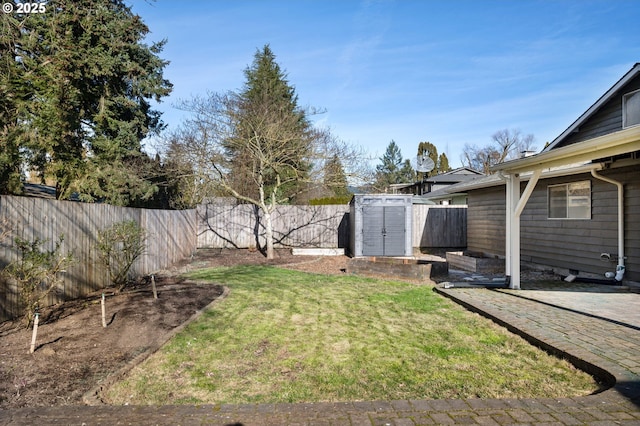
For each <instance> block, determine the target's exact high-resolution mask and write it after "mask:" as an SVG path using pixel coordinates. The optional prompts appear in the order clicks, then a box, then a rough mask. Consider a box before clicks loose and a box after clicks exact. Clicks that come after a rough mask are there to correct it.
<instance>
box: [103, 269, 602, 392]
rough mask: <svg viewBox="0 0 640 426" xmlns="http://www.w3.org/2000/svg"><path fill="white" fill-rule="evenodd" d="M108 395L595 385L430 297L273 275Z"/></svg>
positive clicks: (236, 284) (230, 276) (226, 273)
mask: <svg viewBox="0 0 640 426" xmlns="http://www.w3.org/2000/svg"><path fill="white" fill-rule="evenodd" d="M191 277H192V278H197V279H205V280H211V281H212V282H216V283H219V284H224V285H227V286H229V287H230V288H231V294H230V295H229V296H228V297H227V299H225V300H224V301H223V302H222V303H220V304H219V305H217V306H216V307H215V308H214V309H212V310H210V311H208V312H206V313H205V314H204V315H203V316H202V317H200V319H198V320H197V321H196V322H194V323H192V324H191V325H190V326H188V327H187V328H186V329H185V330H184V331H183V332H182V333H181V334H179V335H178V336H177V337H175V338H174V339H173V340H172V341H171V342H170V343H169V344H167V345H166V346H165V347H164V348H163V349H162V350H161V351H159V352H158V353H157V354H155V355H154V356H152V357H151V358H150V359H149V360H148V361H147V362H145V363H143V364H142V365H140V366H139V367H137V368H135V369H134V370H133V371H132V373H131V374H130V375H129V376H128V377H127V378H126V379H125V380H123V381H122V382H120V383H118V384H117V385H116V386H114V387H112V388H111V389H110V390H109V391H108V393H107V399H108V400H109V401H110V402H112V403H115V404H124V403H131V404H176V403H251V402H311V401H346V400H389V399H425V398H427V399H432V398H470V397H481V398H505V397H510V398H529V397H563V396H576V395H585V394H589V393H592V392H594V391H596V390H597V389H598V385H597V383H596V382H595V381H594V380H593V378H592V377H590V376H589V375H587V374H586V373H583V372H581V371H577V370H576V369H575V368H573V367H572V366H571V365H570V364H568V363H567V362H565V361H562V360H559V359H557V358H555V357H553V356H550V355H548V354H546V353H544V352H543V351H540V350H538V349H536V348H534V347H532V346H531V345H529V344H528V343H526V342H525V341H524V340H523V339H521V338H519V337H517V336H514V335H512V334H510V333H509V332H507V331H506V330H504V329H502V328H500V327H498V326H496V325H495V324H493V323H492V322H490V321H488V320H486V319H484V318H482V317H480V316H478V315H475V314H472V313H469V312H467V311H465V310H464V309H462V308H461V307H459V306H458V305H455V304H454V303H453V302H451V301H450V300H448V299H446V298H443V297H441V296H440V295H438V294H436V293H435V292H433V290H432V288H430V287H427V286H415V285H412V284H407V283H403V282H394V281H384V280H376V279H368V278H362V277H354V276H326V275H317V274H309V273H303V272H297V271H291V270H286V269H279V268H274V267H268V266H239V267H233V268H216V269H208V270H203V271H199V272H197V273H194V274H192V275H191Z"/></svg>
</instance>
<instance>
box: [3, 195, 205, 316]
mask: <svg viewBox="0 0 640 426" xmlns="http://www.w3.org/2000/svg"><path fill="white" fill-rule="evenodd" d="M3 218H6V219H7V220H8V222H9V225H10V227H11V228H12V232H11V236H10V238H8V239H7V240H5V241H4V242H2V243H0V268H3V267H4V266H6V265H7V264H9V263H10V262H12V261H14V260H16V259H17V256H18V253H17V251H16V247H15V245H14V243H13V237H20V238H22V239H24V240H27V241H34V240H35V239H40V240H48V241H47V243H45V244H44V245H43V246H42V248H43V249H48V250H52V249H53V248H55V242H56V241H57V240H58V237H59V236H60V235H64V242H63V243H62V247H61V249H62V252H63V253H68V252H72V253H73V257H74V259H75V261H74V263H73V265H72V266H70V267H69V268H68V269H67V271H66V272H65V273H64V274H63V275H62V277H63V280H62V283H61V286H60V288H59V289H58V291H57V292H56V294H55V295H52V296H50V297H49V300H48V301H47V302H48V304H53V303H58V302H60V301H63V300H69V299H74V298H77V297H80V296H83V295H86V294H88V293H91V292H92V291H95V290H99V289H101V288H104V287H107V286H108V285H109V284H110V282H109V280H108V277H107V274H106V272H105V270H104V268H103V267H102V266H101V264H100V263H99V260H98V251H97V249H96V247H95V245H96V241H97V235H98V231H100V230H102V229H105V228H108V227H110V226H111V225H113V224H114V223H117V222H121V221H123V220H135V221H136V222H137V223H138V224H139V225H140V226H141V227H142V228H143V229H145V230H146V231H147V234H148V239H147V246H146V251H145V253H144V254H143V255H142V256H141V257H140V258H139V259H138V260H137V261H136V262H135V263H134V265H133V268H132V274H133V275H136V276H141V275H145V274H149V273H151V272H154V271H158V270H160V269H163V268H166V267H168V266H170V265H171V264H173V263H175V262H176V261H178V260H180V259H183V258H185V257H187V256H190V255H191V254H192V253H193V252H194V251H195V249H196V232H197V225H196V212H195V210H182V211H170V210H148V209H136V208H128V207H116V206H111V205H108V204H85V203H78V202H71V201H56V200H47V199H42V198H30V197H14V196H2V197H0V220H2V219H3ZM18 309H19V308H18V289H17V288H15V287H14V286H12V285H10V284H8V283H7V282H1V281H0V321H2V320H6V319H9V318H11V317H12V316H15V315H16V314H17V313H18Z"/></svg>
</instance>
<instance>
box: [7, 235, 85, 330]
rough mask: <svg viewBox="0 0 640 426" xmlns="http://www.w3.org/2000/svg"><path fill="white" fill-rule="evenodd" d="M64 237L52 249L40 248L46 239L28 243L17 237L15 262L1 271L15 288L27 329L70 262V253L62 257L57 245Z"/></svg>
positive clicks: (71, 261) (71, 256)
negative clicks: (16, 288) (16, 257)
mask: <svg viewBox="0 0 640 426" xmlns="http://www.w3.org/2000/svg"><path fill="white" fill-rule="evenodd" d="M63 241H64V237H63V236H60V238H58V241H57V242H56V244H55V248H54V249H53V250H45V249H43V248H42V246H43V245H44V244H46V243H47V242H48V240H40V239H36V240H34V241H27V240H23V239H21V238H18V237H16V238H15V239H14V242H15V245H16V247H17V249H18V259H17V260H16V261H14V262H12V263H10V264H9V265H8V266H7V267H6V268H5V269H4V270H3V273H4V274H5V276H7V277H9V278H10V279H12V280H13V281H15V283H16V284H17V286H18V293H19V295H20V302H21V306H22V309H23V313H24V319H25V325H26V326H27V327H29V326H30V325H31V322H32V321H33V316H34V312H36V311H37V310H38V309H39V307H40V303H41V302H42V300H44V298H46V297H47V296H48V295H49V294H50V293H51V292H53V291H54V290H56V288H57V287H58V283H59V282H60V281H61V279H60V277H59V276H58V274H59V273H60V272H64V271H65V269H66V268H67V267H68V266H69V265H71V264H72V263H73V255H72V254H70V253H69V254H64V255H63V254H62V251H61V249H60V246H61V245H62V242H63Z"/></svg>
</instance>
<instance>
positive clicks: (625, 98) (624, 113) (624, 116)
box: [622, 89, 640, 129]
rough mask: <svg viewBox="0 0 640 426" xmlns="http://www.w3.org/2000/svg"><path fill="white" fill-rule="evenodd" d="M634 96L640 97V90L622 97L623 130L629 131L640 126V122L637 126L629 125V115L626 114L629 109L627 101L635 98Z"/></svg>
mask: <svg viewBox="0 0 640 426" xmlns="http://www.w3.org/2000/svg"><path fill="white" fill-rule="evenodd" d="M634 95H640V89H638V90H634V91H632V92H629V93H625V94H624V95H622V128H623V129H629V128H631V127H636V126H640V120H639V121H638V122H637V123H635V124H631V125H628V124H627V114H626V112H627V108H626V107H627V103H626V100H627V99H628V98H630V97H632V96H634Z"/></svg>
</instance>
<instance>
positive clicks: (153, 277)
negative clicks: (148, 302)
mask: <svg viewBox="0 0 640 426" xmlns="http://www.w3.org/2000/svg"><path fill="white" fill-rule="evenodd" d="M151 289H152V290H153V298H154V299H157V298H158V291H157V290H156V277H155V275H151Z"/></svg>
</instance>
